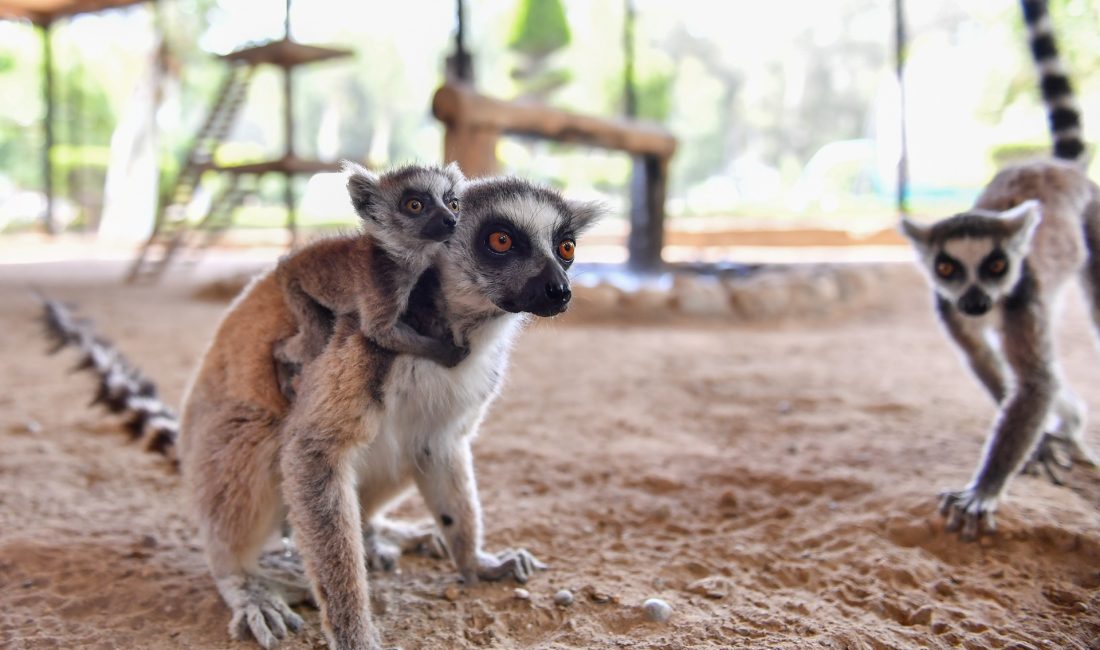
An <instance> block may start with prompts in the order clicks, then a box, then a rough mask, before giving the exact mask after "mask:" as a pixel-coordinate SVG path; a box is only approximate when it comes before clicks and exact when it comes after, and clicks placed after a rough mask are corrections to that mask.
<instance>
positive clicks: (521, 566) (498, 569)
mask: <svg viewBox="0 0 1100 650" xmlns="http://www.w3.org/2000/svg"><path fill="white" fill-rule="evenodd" d="M548 568H549V567H547V566H546V565H545V564H543V563H542V562H539V561H538V559H536V558H535V556H534V555H531V553H530V552H528V551H527V550H526V549H522V548H521V549H508V550H506V551H501V552H500V553H496V554H493V553H478V556H477V578H478V579H479V580H488V581H490V582H493V581H496V580H500V579H502V578H507V577H508V576H512V577H513V578H515V580H516V582H519V583H524V582H527V580H528V579H529V578H530V577H531V576H532V575H533V574H534V573H535V571H544V570H546V569H548Z"/></svg>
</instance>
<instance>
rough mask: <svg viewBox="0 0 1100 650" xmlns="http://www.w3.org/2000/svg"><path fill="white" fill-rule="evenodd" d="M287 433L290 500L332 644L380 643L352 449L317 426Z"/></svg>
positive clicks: (358, 648)
mask: <svg viewBox="0 0 1100 650" xmlns="http://www.w3.org/2000/svg"><path fill="white" fill-rule="evenodd" d="M287 433H288V437H289V439H288V441H287V445H286V448H285V451H284V456H283V462H282V471H283V476H284V479H283V480H284V487H285V492H286V501H287V506H288V507H289V517H290V522H291V525H292V526H294V531H295V539H296V542H297V545H298V550H299V553H301V555H302V560H303V561H304V564H305V567H306V573H307V575H308V576H309V578H310V582H311V583H312V585H313V592H314V595H315V596H316V599H317V601H318V602H317V604H318V605H319V606H320V608H321V621H322V626H323V628H324V630H325V636H326V637H327V638H328V642H329V648H330V649H331V650H363V649H366V648H369V649H371V650H378V649H379V648H381V643H380V641H379V637H378V634H377V632H376V630H375V629H374V626H373V624H372V622H371V612H370V593H369V590H368V585H367V568H366V566H365V565H364V564H363V541H362V533H361V530H360V520H359V504H358V502H357V500H356V495H355V485H354V471H353V468H352V457H351V456H352V454H351V453H348V451H350V450H348V451H344V450H339V449H335V450H334V449H331V448H330V444H329V441H328V440H326V438H328V436H325V435H319V434H320V432H319V431H317V430H309V429H304V430H303V429H295V430H290V431H288V432H287Z"/></svg>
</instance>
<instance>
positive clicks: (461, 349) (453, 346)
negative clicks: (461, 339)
mask: <svg viewBox="0 0 1100 650" xmlns="http://www.w3.org/2000/svg"><path fill="white" fill-rule="evenodd" d="M444 345H445V348H444V353H443V356H442V357H441V358H440V360H439V362H440V363H441V364H442V365H443V366H444V367H447V368H454V367H455V366H457V365H458V364H460V363H462V361H463V360H464V359H465V358H466V357H468V356H470V348H469V347H467V346H465V345H458V344H457V343H446V344H444Z"/></svg>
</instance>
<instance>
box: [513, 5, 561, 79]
mask: <svg viewBox="0 0 1100 650" xmlns="http://www.w3.org/2000/svg"><path fill="white" fill-rule="evenodd" d="M571 40H572V33H571V32H570V30H569V23H567V22H566V20H565V8H564V7H562V4H561V0H520V1H519V11H518V12H517V13H516V22H515V24H514V25H513V26H512V35H511V37H510V38H509V39H508V47H509V49H511V50H512V51H513V52H516V53H518V54H519V55H520V57H521V61H520V64H519V65H517V66H516V67H515V68H514V69H513V70H512V77H513V78H515V79H517V80H518V81H520V84H521V88H522V89H523V94H524V96H527V97H531V98H535V99H542V100H545V99H546V98H547V97H549V95H550V94H551V93H552V92H554V90H556V89H558V88H560V87H561V86H563V85H565V84H566V83H568V82H569V80H570V78H571V75H570V74H569V71H568V70H564V69H560V68H559V69H552V68H551V65H552V63H551V61H552V57H553V55H554V53H555V52H557V51H559V50H561V49H562V48H565V47H567V46H568V45H569V42H570V41H571Z"/></svg>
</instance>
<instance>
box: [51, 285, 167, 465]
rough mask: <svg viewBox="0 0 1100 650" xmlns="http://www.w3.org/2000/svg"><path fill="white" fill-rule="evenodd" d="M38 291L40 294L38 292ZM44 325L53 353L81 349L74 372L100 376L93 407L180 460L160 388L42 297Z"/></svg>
mask: <svg viewBox="0 0 1100 650" xmlns="http://www.w3.org/2000/svg"><path fill="white" fill-rule="evenodd" d="M36 293H37V292H36ZM38 298H39V299H40V300H41V301H42V324H43V325H44V326H45V328H46V335H47V336H48V337H49V338H50V340H51V342H52V343H53V344H54V345H53V348H51V350H50V354H55V353H57V352H59V351H61V350H62V349H63V348H65V347H68V346H72V347H75V348H77V349H78V350H80V354H81V357H80V362H79V363H78V364H77V365H76V367H75V368H74V371H75V370H88V371H91V372H93V373H95V375H96V376H97V377H98V378H99V388H98V390H97V392H96V395H95V398H94V399H93V400H92V403H91V405H95V404H102V405H103V406H104V407H106V408H107V410H108V411H110V412H111V413H117V414H120V415H124V416H126V429H127V430H128V431H129V432H130V435H131V436H132V437H133V438H134V439H135V440H142V441H144V443H145V448H146V449H148V450H149V451H155V452H157V453H160V454H163V455H164V456H165V457H167V458H168V459H169V460H172V461H173V462H175V461H176V438H177V437H178V435H179V418H178V417H177V416H176V413H175V411H173V410H172V409H171V408H169V407H168V406H167V405H166V404H165V403H164V402H162V401H161V400H160V398H159V397H158V396H157V387H156V385H155V384H154V383H153V382H152V380H150V379H149V378H148V377H146V376H145V375H143V374H142V373H141V371H140V370H138V369H137V368H136V367H135V366H134V365H133V364H131V363H130V362H129V361H128V360H127V359H126V357H124V356H122V353H121V352H119V351H118V350H117V349H115V347H114V346H113V345H112V344H111V343H110V342H109V341H107V340H106V339H104V338H102V337H100V336H99V335H98V334H96V332H95V328H94V327H93V326H92V323H91V321H89V320H87V319H81V318H77V317H75V316H74V315H73V313H72V312H71V311H70V310H69V308H68V307H66V306H65V305H64V304H63V303H60V302H58V301H56V300H52V299H50V298H47V297H46V296H44V295H42V294H41V293H38Z"/></svg>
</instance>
